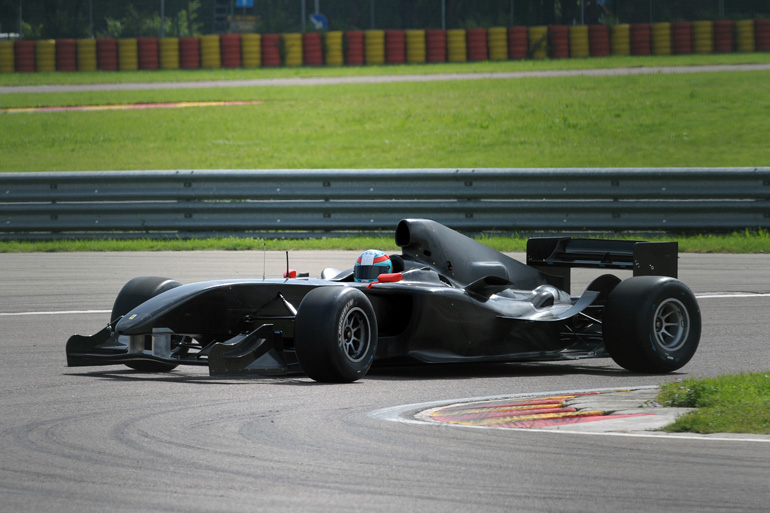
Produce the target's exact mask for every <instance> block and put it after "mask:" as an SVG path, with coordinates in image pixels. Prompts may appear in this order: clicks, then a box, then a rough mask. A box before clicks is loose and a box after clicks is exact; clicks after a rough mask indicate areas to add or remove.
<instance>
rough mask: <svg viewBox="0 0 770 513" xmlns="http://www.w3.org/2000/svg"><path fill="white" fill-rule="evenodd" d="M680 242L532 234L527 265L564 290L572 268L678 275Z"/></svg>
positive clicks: (643, 274) (566, 287)
mask: <svg viewBox="0 0 770 513" xmlns="http://www.w3.org/2000/svg"><path fill="white" fill-rule="evenodd" d="M678 258H679V243H677V242H645V241H627V240H607V239H573V238H571V237H535V238H532V239H529V240H528V241H527V265H529V266H530V267H534V268H535V269H537V270H538V271H540V272H542V273H544V274H546V275H548V281H549V282H550V283H551V284H552V285H555V286H557V287H559V288H561V289H562V290H564V291H569V288H570V275H571V273H570V270H571V269H572V268H573V267H587V268H592V269H625V270H628V271H632V272H633V275H634V276H670V277H672V278H677V274H678V265H677V264H678V262H677V260H678Z"/></svg>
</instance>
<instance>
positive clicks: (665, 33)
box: [652, 23, 671, 55]
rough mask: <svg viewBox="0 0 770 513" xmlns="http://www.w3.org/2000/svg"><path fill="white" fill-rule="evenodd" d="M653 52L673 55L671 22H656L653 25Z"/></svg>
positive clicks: (654, 53)
mask: <svg viewBox="0 0 770 513" xmlns="http://www.w3.org/2000/svg"><path fill="white" fill-rule="evenodd" d="M652 54H653V55H671V24H670V23H654V24H653V25H652Z"/></svg>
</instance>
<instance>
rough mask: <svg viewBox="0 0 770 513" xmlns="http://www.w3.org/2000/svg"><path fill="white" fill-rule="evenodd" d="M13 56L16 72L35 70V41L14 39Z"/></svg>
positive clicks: (31, 71)
mask: <svg viewBox="0 0 770 513" xmlns="http://www.w3.org/2000/svg"><path fill="white" fill-rule="evenodd" d="M13 58H14V62H15V63H16V71H17V72H19V73H33V72H34V71H35V42H34V41H16V42H15V43H14V45H13Z"/></svg>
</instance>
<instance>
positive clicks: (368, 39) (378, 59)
mask: <svg viewBox="0 0 770 513" xmlns="http://www.w3.org/2000/svg"><path fill="white" fill-rule="evenodd" d="M364 52H365V56H366V63H367V64H369V65H372V64H374V65H377V64H385V31H384V30H367V31H365V32H364Z"/></svg>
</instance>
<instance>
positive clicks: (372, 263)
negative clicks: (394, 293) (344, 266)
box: [353, 249, 393, 281]
mask: <svg viewBox="0 0 770 513" xmlns="http://www.w3.org/2000/svg"><path fill="white" fill-rule="evenodd" d="M392 271H393V264H392V263H391V262H390V257H389V256H388V255H386V254H385V253H384V252H382V251H380V250H378V249H367V250H366V251H364V252H363V253H361V256H360V257H358V260H356V265H355V267H354V269H353V276H354V278H355V280H356V281H377V277H378V276H379V275H381V274H385V273H390V272H392Z"/></svg>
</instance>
